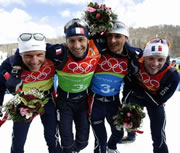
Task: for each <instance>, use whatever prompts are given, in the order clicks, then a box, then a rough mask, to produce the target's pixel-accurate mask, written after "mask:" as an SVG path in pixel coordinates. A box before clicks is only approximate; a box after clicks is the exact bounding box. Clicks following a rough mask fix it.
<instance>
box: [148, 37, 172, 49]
mask: <svg viewBox="0 0 180 153" xmlns="http://www.w3.org/2000/svg"><path fill="white" fill-rule="evenodd" d="M159 42H160V43H162V44H166V45H168V47H169V48H171V42H170V41H169V40H168V39H166V38H161V37H156V38H152V39H150V40H148V41H147V42H146V43H145V46H146V45H147V44H148V43H159Z"/></svg>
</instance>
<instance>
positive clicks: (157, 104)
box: [123, 38, 179, 153]
mask: <svg viewBox="0 0 180 153" xmlns="http://www.w3.org/2000/svg"><path fill="white" fill-rule="evenodd" d="M168 53H169V42H168V40H166V39H164V38H154V39H152V40H150V41H149V42H148V43H147V45H146V46H145V49H144V52H143V61H142V62H140V71H139V73H138V74H137V75H135V76H133V75H132V76H128V77H126V78H125V86H124V90H123V102H124V103H137V104H139V105H140V106H143V107H146V108H147V112H148V115H149V119H150V128H151V135H152V140H153V152H154V153H168V147H167V144H166V135H165V125H166V117H165V110H164V105H163V104H164V103H165V102H167V101H168V99H169V98H170V97H171V96H172V95H173V94H174V92H175V90H176V88H177V85H178V83H179V76H178V72H177V71H176V69H175V68H173V67H172V66H171V65H170V64H169V62H168V61H167V57H168Z"/></svg>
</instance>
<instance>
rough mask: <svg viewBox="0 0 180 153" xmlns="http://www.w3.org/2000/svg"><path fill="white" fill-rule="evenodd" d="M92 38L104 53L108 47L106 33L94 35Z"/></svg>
mask: <svg viewBox="0 0 180 153" xmlns="http://www.w3.org/2000/svg"><path fill="white" fill-rule="evenodd" d="M92 40H93V41H94V43H95V45H96V47H97V49H98V50H99V52H100V53H102V52H103V51H105V50H106V49H107V42H106V36H105V35H101V36H96V37H93V38H92Z"/></svg>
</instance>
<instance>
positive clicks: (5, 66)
mask: <svg viewBox="0 0 180 153" xmlns="http://www.w3.org/2000/svg"><path fill="white" fill-rule="evenodd" d="M11 69H12V67H11V64H10V59H9V58H7V59H6V60H4V61H3V63H2V64H1V66H0V106H2V104H3V100H4V95H5V91H6V85H5V83H6V79H5V78H4V74H5V73H6V72H8V73H10V72H11Z"/></svg>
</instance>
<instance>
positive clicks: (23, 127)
mask: <svg viewBox="0 0 180 153" xmlns="http://www.w3.org/2000/svg"><path fill="white" fill-rule="evenodd" d="M44 111H45V112H44V114H43V115H41V116H40V117H41V122H42V124H43V126H44V137H45V140H46V143H47V146H48V151H49V153H61V148H60V145H59V141H58V139H57V133H56V132H57V130H56V128H57V119H56V110H55V105H54V103H53V102H52V101H49V102H48V103H47V104H46V105H45V106H44ZM31 122H32V121H30V122H24V121H17V122H13V133H12V146H11V153H24V145H25V142H26V138H27V134H28V130H29V127H30V124H31Z"/></svg>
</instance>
